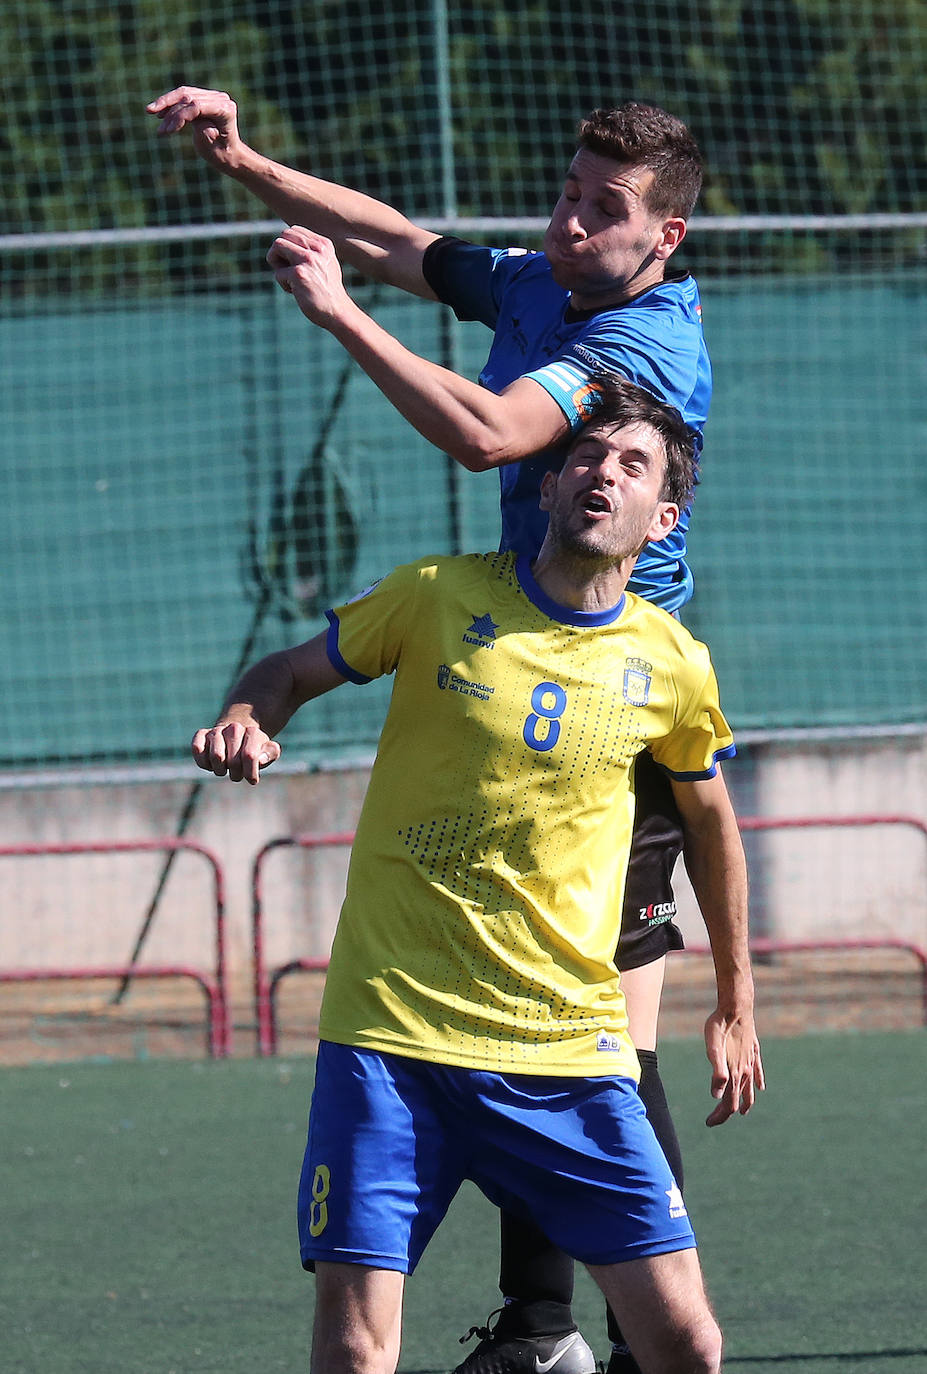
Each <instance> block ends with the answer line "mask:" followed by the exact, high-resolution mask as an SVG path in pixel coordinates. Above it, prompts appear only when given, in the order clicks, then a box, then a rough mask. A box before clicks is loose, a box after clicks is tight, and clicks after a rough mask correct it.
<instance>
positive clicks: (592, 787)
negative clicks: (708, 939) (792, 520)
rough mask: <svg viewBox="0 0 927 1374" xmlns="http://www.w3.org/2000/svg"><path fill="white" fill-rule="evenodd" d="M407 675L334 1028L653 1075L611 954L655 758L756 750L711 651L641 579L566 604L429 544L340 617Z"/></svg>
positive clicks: (357, 875)
mask: <svg viewBox="0 0 927 1374" xmlns="http://www.w3.org/2000/svg"><path fill="white" fill-rule="evenodd" d="M329 622H330V628H329V634H328V654H329V658H330V659H331V662H332V664H333V665H334V666H335V667H336V668H337V669H338V671H339V672H341V673H342V674H343V675H344V676H345V677H348V678H350V679H351V680H352V681H355V682H359V683H362V682H366V681H370V680H371V679H372V678H375V677H378V676H380V675H381V674H384V673H390V672H393V673H395V681H394V684H393V691H392V696H391V701H390V706H389V711H388V714H387V719H386V722H385V724H384V727H383V732H382V734H381V737H380V742H379V748H378V752H377V758H376V762H375V764H374V767H373V771H372V775H371V779H370V785H369V788H368V792H367V796H366V799H365V802H364V807H363V811H362V814H361V818H360V821H359V824H358V829H357V835H356V838H355V842H354V847H353V851H352V855H351V863H350V869H349V874H348V882H347V892H346V896H345V901H344V905H343V907H342V911H341V916H340V919H339V923H338V929H337V932H336V935H335V940H334V944H333V948H332V956H331V964H330V968H329V973H328V978H327V983H326V989H325V996H324V1000H323V1005H322V1014H321V1028H320V1029H321V1035H322V1037H323V1038H324V1039H326V1040H332V1041H335V1042H337V1043H340V1044H346V1045H353V1046H355V1047H358V1048H367V1049H373V1050H378V1051H382V1052H388V1053H394V1054H400V1055H408V1056H410V1057H412V1058H417V1059H427V1060H430V1061H434V1062H438V1063H442V1064H454V1065H459V1066H462V1067H466V1068H476V1069H489V1070H493V1071H496V1072H503V1071H508V1072H518V1073H531V1074H545V1075H548V1074H549V1075H562V1076H574V1075H575V1076H597V1075H608V1074H622V1075H625V1076H629V1077H633V1078H637V1077H638V1061H637V1056H636V1053H635V1051H634V1047H633V1045H632V1044H631V1041H630V1039H629V1037H628V1034H627V1015H626V1012H625V1005H624V997H623V994H622V992H621V986H620V981H619V977H618V972H617V970H616V968H615V964H614V962H613V956H614V952H615V946H616V943H617V939H618V922H619V920H620V913H621V895H622V891H623V885H624V878H625V872H626V868H627V862H628V852H629V847H630V841H631V829H632V824H633V818H634V796H633V791H632V785H631V765H632V763H633V761H634V758H635V756H636V755H637V754H638V753H639V752H640V751H641V750H642V749H650V750H651V752H652V754H653V756H654V758H655V759H656V761H657V763H658V764H660V765H661V766H662V767H663V768H665V769H666V770H667V771H668V772H669V774H670V775H671V776H672V777H675V778H680V779H694V778H701V777H710V776H712V774H713V773H714V771H715V765H716V761H717V760H718V759H719V758H723V757H728V756H730V755H731V754H733V752H734V747H733V740H732V737H731V733H730V730H729V728H728V726H727V723H726V721H725V720H724V717H723V715H722V714H721V709H720V706H719V703H718V691H717V685H716V682H715V676H714V671H713V669H712V666H711V662H710V659H709V655H708V650H707V649H706V648H705V646H704V645H703V644H700V643H699V642H698V641H697V640H695V639H693V637H692V636H691V635H690V634H689V632H688V631H687V630H685V629H684V628H683V627H682V626H681V625H680V624H679V623H678V622H677V621H675V620H674V619H673V618H672V617H671V616H670V615H668V614H666V612H664V611H661V610H659V609H658V608H657V607H655V606H653V605H652V604H651V603H649V602H647V601H644V600H642V599H641V598H640V597H637V596H634V595H633V594H630V593H626V594H625V595H624V596H623V597H622V599H621V601H620V603H619V604H618V605H617V606H614V607H611V608H609V609H608V610H605V611H600V612H582V611H575V610H572V609H570V608H568V607H563V606H559V605H557V604H556V603H554V602H552V601H551V600H550V599H549V598H548V597H547V596H546V595H545V593H544V592H543V590H542V589H541V588H540V587H539V586H538V585H537V584H536V583H535V581H534V579H533V577H532V575H531V570H530V563H529V562H528V560H527V559H525V558H524V557H518V556H517V555H515V554H514V553H500V554H483V555H468V556H464V557H457V558H450V557H447V558H444V557H439V558H428V559H421V560H419V561H418V562H416V563H413V564H409V565H406V566H404V567H400V568H397V569H396V570H395V571H394V572H392V573H390V575H389V576H388V577H386V578H384V579H383V580H382V581H381V582H379V583H377V584H375V585H374V586H373V587H372V588H370V589H369V590H368V591H366V592H365V593H363V594H362V595H361V596H359V597H357V598H355V599H354V600H353V601H351V602H348V603H347V604H346V605H343V606H341V607H338V608H337V609H335V610H333V611H331V612H329Z"/></svg>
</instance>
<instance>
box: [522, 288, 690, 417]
mask: <svg viewBox="0 0 927 1374" xmlns="http://www.w3.org/2000/svg"><path fill="white" fill-rule="evenodd" d="M601 372H613V373H618V374H619V375H620V376H622V377H625V378H627V380H628V381H631V382H635V383H636V384H637V385H638V386H643V387H645V388H646V389H647V390H648V391H650V392H652V393H653V394H655V395H657V396H660V397H662V398H663V399H664V400H666V401H668V402H669V403H670V405H673V406H675V407H676V409H677V410H679V411H680V412H681V414H682V415H683V416H684V417H685V419H686V421H687V422H688V423H689V424H693V425H694V426H695V427H696V428H698V429H700V428H701V425H702V424H704V421H705V418H706V413H707V409H708V400H709V397H710V394H711V382H710V373H708V370H707V354H706V353H705V349H704V344H703V341H702V337H701V332H700V330H698V329H697V328H695V327H693V326H692V325H691V324H690V323H689V322H688V321H686V320H685V319H683V318H681V317H680V316H679V314H678V313H676V312H671V311H661V310H648V311H647V312H646V316H643V315H641V314H638V313H637V312H635V311H634V310H633V309H626V310H623V311H621V312H620V313H619V312H614V313H609V314H607V315H605V316H602V315H599V316H597V317H596V318H595V320H593V321H591V322H590V326H589V329H588V330H587V331H586V332H585V333H583V334H582V335H581V336H580V337H578V338H574V339H573V340H571V341H570V343H569V344H568V345H567V347H566V348H565V349H564V351H563V353H562V355H561V356H560V357H558V358H555V359H553V360H552V361H551V362H550V363H547V364H545V366H543V367H540V368H536V369H534V370H533V371H531V372H528V373H526V376H529V377H531V378H532V380H533V381H535V382H537V383H538V385H539V386H542V387H543V388H544V390H545V391H547V392H548V393H549V395H551V396H552V397H553V398H554V400H555V401H556V402H557V404H558V405H559V406H560V409H561V410H562V411H563V413H564V415H565V416H566V418H567V420H568V421H569V423H570V426H571V427H572V428H573V429H574V430H575V429H578V428H579V427H580V426H581V425H582V424H583V423H584V422H585V421H586V420H587V419H588V418H589V414H590V409H591V406H590V396H591V393H592V390H593V388H592V385H591V383H592V378H593V377H594V376H595V374H596V373H601Z"/></svg>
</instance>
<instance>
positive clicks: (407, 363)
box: [328, 308, 567, 472]
mask: <svg viewBox="0 0 927 1374" xmlns="http://www.w3.org/2000/svg"><path fill="white" fill-rule="evenodd" d="M328 327H329V329H330V332H331V333H332V334H333V335H334V336H335V338H337V339H338V340H339V342H340V343H341V344H342V345H343V346H344V348H345V349H346V350H347V352H348V353H350V354H351V356H352V357H353V358H354V359H355V361H356V362H357V363H359V365H360V366H361V367H362V368H363V369H364V371H365V372H366V373H367V375H368V377H370V378H371V380H372V381H374V382H375V383H376V385H377V386H378V387H379V388H380V390H381V391H382V392H383V394H384V396H386V398H387V399H388V400H389V401H390V402H391V403H392V405H394V406H395V408H396V409H397V410H398V411H399V412H400V414H402V415H403V416H404V417H405V418H406V419H407V420H408V421H409V423H410V424H411V425H412V426H413V427H414V428H415V429H417V430H418V432H419V434H421V435H422V436H423V437H424V438H425V439H427V440H428V442H429V443H431V444H434V446H435V447H436V448H438V449H441V450H442V451H443V452H444V453H447V454H449V455H450V456H451V457H452V458H453V459H455V461H456V462H458V463H460V464H461V465H462V466H463V467H465V468H467V469H468V471H470V472H485V471H488V470H489V469H490V468H496V467H501V466H503V465H504V464H506V463H513V462H518V461H519V460H520V459H522V458H526V457H528V456H530V455H531V454H534V453H536V452H538V451H539V450H541V449H543V448H546V447H548V446H549V445H550V444H552V443H554V442H555V441H556V440H557V439H558V438H560V437H561V436H562V435H563V434H565V433H566V432H567V424H566V420H565V419H564V418H563V415H562V413H561V412H560V409H559V407H558V406H557V405H556V402H555V401H553V400H552V399H551V397H549V396H548V395H547V393H546V392H545V391H544V390H543V389H542V388H541V387H540V386H538V385H537V384H536V383H534V382H532V381H530V380H527V381H521V382H519V383H517V384H516V385H517V386H518V387H519V388H521V389H522V390H523V389H524V388H529V389H530V390H531V392H532V393H533V394H532V397H531V402H532V404H531V405H530V406H527V405H526V404H525V400H524V397H522V398H521V399H520V400H515V399H514V398H513V397H512V396H507V395H505V394H503V395H501V396H499V395H496V394H495V393H494V392H492V391H488V390H487V389H486V388H485V387H481V386H478V385H477V384H476V383H475V382H471V381H470V380H469V379H468V378H466V377H461V376H459V375H458V374H457V373H456V372H452V371H450V370H449V369H448V368H445V367H441V366H439V365H438V364H437V363H433V362H430V361H429V360H428V359H426V358H422V357H420V356H419V355H418V354H416V353H413V352H411V350H409V349H408V348H406V347H405V346H404V345H403V344H401V343H400V342H399V340H398V339H396V338H394V337H393V336H392V335H391V334H389V333H387V331H386V330H385V329H383V328H381V326H380V325H378V324H377V323H376V321H375V320H373V319H371V318H370V316H369V315H365V314H364V313H363V311H361V310H360V309H357V308H355V309H354V310H353V311H351V312H349V313H347V314H346V315H345V316H344V317H342V318H340V319H339V320H337V321H335V322H333V323H331V324H330V325H329V326H328Z"/></svg>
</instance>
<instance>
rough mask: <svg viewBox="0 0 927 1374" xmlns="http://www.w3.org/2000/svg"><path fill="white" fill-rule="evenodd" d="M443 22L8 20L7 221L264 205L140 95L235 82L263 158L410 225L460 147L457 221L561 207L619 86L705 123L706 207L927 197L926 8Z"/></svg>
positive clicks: (104, 15) (796, 210)
mask: <svg viewBox="0 0 927 1374" xmlns="http://www.w3.org/2000/svg"><path fill="white" fill-rule="evenodd" d="M440 9H441V6H440V3H439V0H408V2H407V3H403V4H399V3H398V0H396V2H395V3H394V0H311V2H305V3H293V0H224V2H221V3H218V4H216V5H212V6H203V5H201V4H198V3H195V0H127V2H126V3H121V4H115V5H112V4H104V3H102V0H84V3H62V0H13V3H12V4H9V5H7V6H5V7H4V9H3V11H2V12H0V42H2V44H3V51H4V53H5V54H6V73H5V79H4V107H5V114H6V119H5V128H4V132H3V133H2V135H0V174H2V176H3V184H4V188H5V195H4V208H3V212H2V213H3V232H5V233H7V234H26V233H32V232H41V231H61V230H70V231H73V230H82V229H100V228H131V227H139V226H143V225H173V224H189V223H206V222H210V221H217V220H218V221H223V220H236V219H244V218H253V217H254V215H255V206H254V202H253V201H252V200H250V199H249V197H248V196H247V195H246V194H245V193H244V192H243V191H241V189H240V188H238V187H237V186H235V185H234V184H232V183H230V182H229V181H228V180H226V179H224V178H221V177H217V176H216V175H215V174H214V173H213V172H211V171H210V170H209V169H208V168H205V167H203V166H202V165H200V164H198V163H197V160H196V158H195V157H194V155H193V154H192V152H191V149H190V146H189V142H188V141H187V140H179V139H178V140H170V141H168V142H161V141H159V140H157V139H156V138H155V137H154V121H153V120H152V119H151V118H150V117H149V116H146V115H145V114H144V105H145V103H146V101H147V100H148V99H149V98H150V97H151V96H152V95H154V94H157V93H159V92H160V91H162V90H165V89H167V88H168V87H170V86H172V85H175V84H179V83H181V82H189V83H190V84H197V85H211V86H219V87H222V88H224V89H226V90H228V91H230V92H231V93H232V94H233V95H234V96H235V98H236V99H237V100H238V102H239V104H240V106H241V109H242V112H243V127H244V133H245V135H246V137H247V138H248V139H249V140H250V141H251V142H253V143H254V144H255V145H256V146H258V147H260V148H262V149H266V150H267V151H268V152H271V153H272V154H273V155H274V156H276V157H278V158H280V159H281V160H284V161H294V162H296V163H297V164H298V165H301V166H304V167H312V168H313V169H315V170H318V171H319V172H320V173H321V174H322V175H328V176H331V177H334V178H341V177H343V178H345V179H348V180H350V181H351V182H352V183H354V184H357V185H360V186H362V187H363V188H364V189H366V190H368V191H369V192H370V193H372V194H374V195H379V196H382V197H384V198H387V199H389V200H392V201H394V202H395V203H397V204H399V205H401V206H402V207H403V208H404V209H406V211H407V212H408V213H410V214H412V215H415V216H418V217H428V216H435V215H438V214H440V213H441V212H442V210H443V209H444V208H445V205H444V201H445V196H444V191H443V190H442V174H443V173H447V171H448V158H449V155H450V162H451V164H452V166H451V170H452V177H451V179H452V181H453V186H454V191H455V197H456V203H457V208H458V210H459V211H460V213H463V214H471V215H508V216H511V215H520V216H521V215H531V216H543V215H545V214H546V213H547V211H548V210H549V208H550V205H551V202H552V199H553V196H554V195H555V193H556V189H557V186H558V183H559V180H560V177H561V175H562V170H563V166H564V162H565V159H566V158H567V157H568V156H569V153H570V150H571V147H572V141H573V130H574V127H575V123H576V120H577V118H578V117H579V116H580V115H581V114H582V113H584V112H585V111H586V110H587V109H589V108H591V107H592V106H594V105H597V104H601V103H608V102H612V101H615V100H618V99H621V98H624V97H627V96H635V97H637V98H641V99H649V100H655V101H658V102H659V103H661V104H664V105H666V106H667V108H669V109H672V110H673V111H675V112H677V113H679V114H680V115H681V116H682V117H683V118H684V119H686V120H687V122H689V123H690V125H691V127H692V128H693V129H694V131H695V132H696V134H697V136H698V138H699V141H700V142H701V144H702V146H703V149H704V151H705V154H706V159H707V163H708V176H707V180H706V186H705V192H704V196H703V202H702V211H703V213H709V214H737V213H746V214H756V213H771V214H784V213H793V214H806V213H825V214H834V213H837V214H839V213H861V212H873V211H875V212H882V211H910V210H916V209H923V208H924V206H925V203H927V155H925V147H927V139H925V136H924V135H925V129H924V122H925V118H927V116H925V113H924V112H925V110H927V60H925V58H927V11H925V7H924V4H923V0H776V3H766V4H759V5H758V4H754V3H749V0H677V2H676V3H673V4H672V5H670V4H669V3H668V0H665V3H661V2H660V0H657V2H656V3H654V4H653V5H650V6H647V7H639V6H638V7H627V6H608V5H602V4H601V3H600V0H573V3H570V4H566V3H564V4H552V3H550V0H483V2H482V3H480V4H469V3H468V4H463V3H462V0H448V4H447V10H446V20H447V34H448V41H447V45H446V47H445V48H442V47H441V45H440V44H439V43H438V42H437V41H436V27H435V18H436V15H437V14H439V13H440ZM442 76H444V78H446V82H447V89H449V92H450V105H449V113H450V116H451V122H452V126H453V136H452V139H451V142H450V145H448V143H447V141H446V140H444V141H442V118H441V107H440V91H441V89H442ZM446 184H447V177H446V176H445V178H444V185H445V186H446ZM258 213H260V212H258ZM251 251H252V249H251V245H250V244H247V245H246V246H240V247H236V245H235V244H234V243H233V242H231V241H230V242H229V243H228V245H227V246H225V247H223V248H221V249H217V248H216V247H208V248H207V247H202V248H200V249H198V250H196V251H195V252H193V251H191V250H190V249H189V248H186V247H185V248H184V249H183V250H181V249H168V250H165V249H164V248H163V247H162V248H160V249H159V250H158V251H157V252H152V251H151V250H150V249H148V248H133V249H132V250H131V251H128V250H126V249H122V250H120V251H119V252H118V253H116V252H115V251H114V250H105V251H104V250H98V252H97V254H96V257H95V259H94V263H93V270H92V271H88V273H87V274H85V278H86V279H88V280H93V281H94V282H95V283H96V284H97V286H100V285H102V286H103V287H105V288H108V287H110V286H111V285H112V284H113V282H114V281H116V280H120V281H121V282H122V284H123V285H124V284H125V283H126V281H130V282H134V283H141V282H143V281H144V282H146V283H148V285H149V287H150V286H151V285H153V284H154V285H157V284H158V279H159V278H160V279H161V280H160V285H161V286H162V287H163V285H164V283H165V281H166V280H174V281H177V280H179V279H185V280H186V281H187V282H188V283H189V280H190V277H191V276H192V277H194V278H195V277H196V276H197V275H198V274H201V273H203V272H205V271H208V272H210V273H213V274H214V273H215V272H217V271H219V272H221V273H227V274H229V275H230V276H231V277H233V278H237V279H240V278H241V276H242V274H243V272H244V270H245V257H246V255H250V254H251ZM33 265H34V266H38V265H41V264H33ZM46 267H47V270H48V272H49V273H50V274H51V275H52V277H53V276H54V265H53V264H52V263H51V262H50V260H49V261H48V262H47V263H46Z"/></svg>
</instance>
